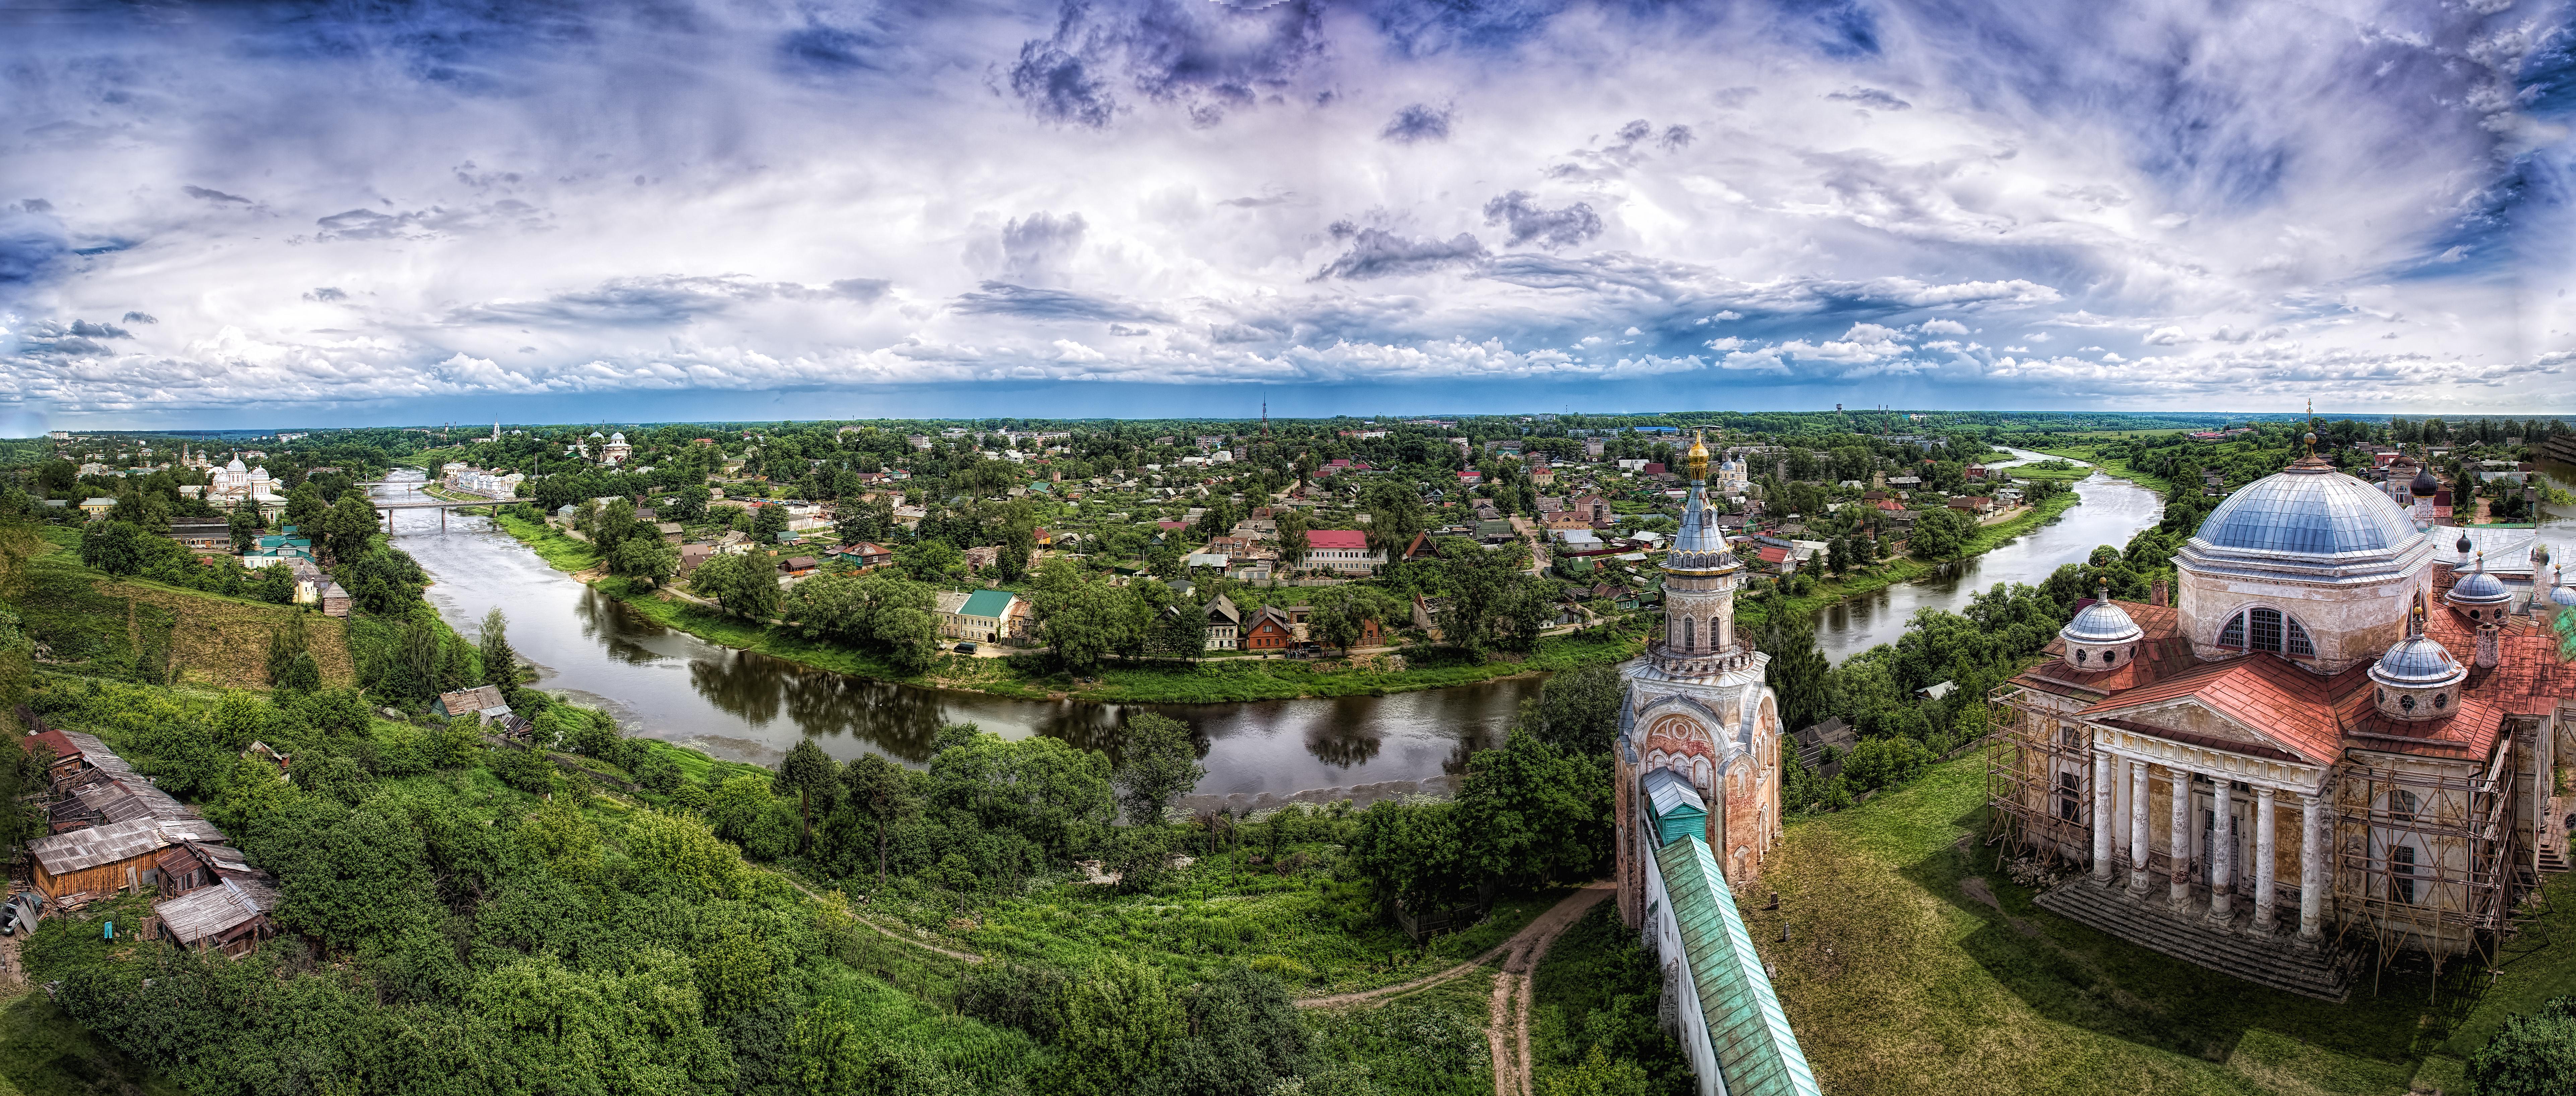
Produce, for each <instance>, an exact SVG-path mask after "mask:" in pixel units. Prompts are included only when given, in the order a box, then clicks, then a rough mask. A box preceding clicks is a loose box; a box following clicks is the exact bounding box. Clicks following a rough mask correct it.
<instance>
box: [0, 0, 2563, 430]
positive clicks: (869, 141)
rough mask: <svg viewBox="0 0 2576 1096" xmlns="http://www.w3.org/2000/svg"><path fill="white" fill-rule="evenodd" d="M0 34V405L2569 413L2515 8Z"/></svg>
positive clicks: (2544, 38) (1013, 9)
mask: <svg viewBox="0 0 2576 1096" xmlns="http://www.w3.org/2000/svg"><path fill="white" fill-rule="evenodd" d="M0 26H5V27H6V33H5V34H0V39H5V40H6V41H7V42H8V43H9V44H8V45H5V46H0V53H5V54H7V55H9V56H8V63H7V64H6V65H0V433H24V432H28V431H30V430H33V429H36V428H40V427H44V426H54V427H63V426H120V425H130V426H185V425H207V426H257V425H262V424H268V423H282V422H293V423H301V424H314V423H320V424H328V423H331V422H350V423H360V422H423V421H433V422H434V421H446V420H451V419H452V420H457V421H476V420H488V419H491V418H494V417H500V418H506V419H510V420H512V421H546V420H598V419H606V418H616V419H621V420H632V421H640V420H672V419H689V418H697V417H729V418H730V417H761V418H818V417H858V416H867V415H909V414H957V415H967V414H1002V415H1050V414H1062V415H1072V414H1084V415H1116V414H1130V415H1161V414H1226V415H1232V414H1251V413H1253V412H1254V411H1256V410H1257V408H1258V405H1259V403H1260V402H1261V401H1262V400H1264V399H1267V400H1269V401H1270V402H1271V404H1272V406H1273V409H1274V411H1275V412H1278V413H1284V414H1319V413H1330V412H1335V411H1349V412H1354V413H1372V412H1417V411H1440V410H1447V411H1487V410H1558V409H1565V408H1572V409H1576V410H1645V409H1652V408H1657V407H1690V408H1712V407H1738V408H1778V407H1792V408H1795V407H1819V406H1830V405H1831V404H1833V403H1837V402H1840V403H1848V404H1853V405H1867V404H1876V403H1891V404H1897V405H1901V406H1908V407H2001V408H2040V409H2048V408H2085V407H2102V408H2137V409H2150V408H2159V409H2161V408H2190V409H2211V410H2218V409H2231V410H2278V409H2284V408H2292V407H2296V406H2298V405H2299V404H2301V403H2302V402H2303V401H2305V400H2307V399H2309V398H2314V399H2315V401H2316V403H2317V406H2318V407H2319V409H2320V410H2329V411H2344V412H2374V411H2408V412H2423V411H2433V412H2446V413H2463V412H2467V413H2474V412H2479V411H2494V412H2500V413H2513V414H2530V413H2533V412H2535V411H2556V412H2562V413H2563V412H2576V381H2571V377H2570V375H2569V374H2568V373H2567V372H2566V368H2567V366H2568V364H2569V362H2570V361H2571V359H2576V337H2571V335H2570V331H2571V330H2576V315H2571V309H2572V308H2576V306H2571V305H2570V304H2569V301H2568V298H2567V290H2568V288H2570V285H2571V282H2576V271H2571V264H2576V249H2571V248H2570V247H2569V246H2568V245H2567V241H2569V240H2570V239H2576V224H2572V223H2571V220H2570V206H2569V201H2568V198H2569V195H2568V185H2567V184H2568V172H2569V168H2570V162H2571V153H2570V143H2569V135H2568V128H2567V127H2568V125H2569V121H2570V118H2571V116H2576V86H2571V82H2576V46H2571V42H2570V37H2569V36H2570V30H2571V26H2570V13H2569V11H2568V9H2567V7H2566V6H2565V4H2564V3H2559V2H2547V3H2544V2H2537V0H2521V2H2511V0H2459V2H2454V3H2448V4H2439V5H2436V4H2423V3H2331V2H2328V3H2311V4H2304V5H2245V4H2235V3H2152V2H2146V3H2132V4H2119V5H2096V4H2068V3H2063V2H2059V0H2045V2H2028V3H2022V2H1990V3H1975V4H1970V3H1944V2H1924V3H1893V2H1890V3H1867V2H1815V0H1808V2H1798V3H1760V2H1744V3H1711V4H1702V3H1689V2H1678V0H1677V2H1669V3H1647V2H1642V0H1640V2H1631V3H1604V4H1583V3H1574V2H1571V0H1555V2H1522V3H1494V4H1475V3H1467V2H1463V0H1374V2H1349V3H1297V2H1293V0H1288V2H1276V3H1265V2H1263V0H1162V2H1158V3H1124V4H1122V3H1109V2H1095V3H1088V4H1084V3H975V2H971V0H968V2H929V0H919V2H900V0H888V2H881V3H873V4H835V3H820V2H816V3H788V2H774V3H765V2H757V0H737V2H730V3H720V2H712V0H710V2H691V0H665V2H659V3H651V2H648V3H633V2H627V3H617V4H608V3H582V2H556V3H536V2H527V3H508V4H491V3H479V4H463V3H455V4H449V3H417V4H385V5H365V6H351V5H324V4H310V5H296V4H270V5H239V6H225V7H221V8H194V9H191V8H136V7H130V6H121V5H117V6H101V7H99V8H96V9H94V10H79V9H71V10H61V9H51V8H49V9H45V10H41V11H9V10H7V9H0Z"/></svg>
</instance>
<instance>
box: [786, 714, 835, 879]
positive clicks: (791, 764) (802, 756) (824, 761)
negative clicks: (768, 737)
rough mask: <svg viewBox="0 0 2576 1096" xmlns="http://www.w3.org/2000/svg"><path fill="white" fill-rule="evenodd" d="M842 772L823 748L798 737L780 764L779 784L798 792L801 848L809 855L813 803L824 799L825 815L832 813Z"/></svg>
mask: <svg viewBox="0 0 2576 1096" xmlns="http://www.w3.org/2000/svg"><path fill="white" fill-rule="evenodd" d="M839 775H840V774H839V772H838V771H837V768H836V767H835V766H834V765H833V764H832V759H831V758H830V757H828V756H825V755H824V753H823V748H822V747H821V746H817V745H815V744H814V740H813V739H811V738H799V739H797V740H796V746H795V748H793V749H790V750H788V751H787V757H786V759H785V760H782V761H780V762H779V763H778V784H779V786H780V787H782V788H789V789H793V790H794V791H795V792H796V816H797V821H798V824H799V832H798V842H799V843H798V847H799V848H801V849H804V850H806V851H808V852H810V851H812V850H813V848H814V800H815V799H816V798H817V797H820V798H821V799H822V800H823V813H825V814H827V815H828V814H830V813H832V801H833V799H834V798H835V796H836V794H837V793H838V792H839V791H840V790H841V786H840V783H839V779H838V778H839Z"/></svg>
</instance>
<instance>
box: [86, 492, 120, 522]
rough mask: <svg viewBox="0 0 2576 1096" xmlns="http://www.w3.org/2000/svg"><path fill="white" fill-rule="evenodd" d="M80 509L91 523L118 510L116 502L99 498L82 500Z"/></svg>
mask: <svg viewBox="0 0 2576 1096" xmlns="http://www.w3.org/2000/svg"><path fill="white" fill-rule="evenodd" d="M80 508H81V513H82V514H84V515H87V516H88V517H89V519H90V520H91V521H96V520H98V519H100V518H103V517H106V516H107V512H108V511H110V510H113V509H116V500H115V499H110V498H97V497H92V498H85V499H82V500H81V504H80Z"/></svg>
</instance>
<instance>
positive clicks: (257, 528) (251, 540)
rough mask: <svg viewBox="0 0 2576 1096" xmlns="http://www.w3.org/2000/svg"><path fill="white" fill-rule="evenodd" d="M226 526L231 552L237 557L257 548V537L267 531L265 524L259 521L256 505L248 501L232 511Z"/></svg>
mask: <svg viewBox="0 0 2576 1096" xmlns="http://www.w3.org/2000/svg"><path fill="white" fill-rule="evenodd" d="M228 525H229V528H230V529H231V531H232V536H233V552H234V553H235V554H237V555H238V554H242V553H246V552H249V551H250V550H251V549H253V548H256V547H258V546H259V535H260V534H261V533H264V532H266V531H267V530H268V525H267V523H266V522H263V521H261V520H260V517H259V506H258V504H256V503H252V502H248V501H244V502H243V503H242V504H241V507H240V508H239V509H236V510H234V511H233V514H232V518H231V519H230V521H229V522H228Z"/></svg>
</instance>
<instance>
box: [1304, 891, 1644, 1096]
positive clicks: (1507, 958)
mask: <svg viewBox="0 0 2576 1096" xmlns="http://www.w3.org/2000/svg"><path fill="white" fill-rule="evenodd" d="M1609 896H1610V884H1608V883H1594V884H1592V885H1590V886H1587V887H1584V888H1583V889H1581V890H1578V891H1576V892H1574V893H1573V894H1569V895H1567V896H1565V900H1564V901H1561V902H1558V903H1557V904H1556V905H1554V906H1550V907H1548V910H1547V912H1546V913H1542V914H1540V915H1538V917H1537V918H1536V919H1534V920H1532V921H1531V922H1530V923H1529V924H1528V925H1526V926H1524V927H1523V928H1522V929H1521V931H1519V932H1516V933H1513V934H1512V937H1511V939H1509V940H1505V941H1503V942H1502V943H1500V944H1497V945H1495V946H1494V948H1493V950H1491V951H1487V952H1486V953H1484V954H1483V955H1479V956H1477V957H1475V958H1473V959H1470V960H1467V961H1466V962H1464V963H1460V964H1458V965H1457V966H1454V967H1451V968H1449V969H1447V970H1444V971H1441V972H1439V973H1437V974H1426V975H1424V976H1422V977H1420V978H1416V979H1414V980H1412V981H1410V982H1398V983H1396V984H1394V985H1391V986H1380V987H1378V988H1376V989H1368V990H1359V991H1357V992H1353V993H1332V994H1326V995H1324V996H1321V997H1301V998H1298V999H1297V1007H1299V1008H1340V1007H1341V1006H1343V1005H1356V1004H1361V1003H1364V1002H1368V1001H1375V1000H1378V999H1380V998H1385V997H1394V996H1397V995H1399V994H1405V993H1411V992H1413V991H1414V990H1417V989H1424V988H1427V987H1430V986H1436V985H1439V984H1440V983H1442V982H1446V981H1448V980H1450V979H1452V978H1456V977H1458V976H1459V975H1462V974H1465V973H1467V972H1468V971H1471V970H1474V969H1476V968H1477V967H1481V966H1486V965H1489V964H1491V963H1493V962H1494V960H1496V959H1503V960H1504V970H1505V971H1506V974H1507V975H1508V972H1510V971H1511V970H1513V969H1518V970H1519V971H1520V972H1521V974H1522V975H1523V976H1524V980H1526V975H1527V974H1528V973H1529V971H1530V970H1531V969H1532V968H1534V967H1535V966H1536V965H1537V958H1536V955H1537V954H1539V953H1544V952H1545V951H1546V950H1547V945H1548V944H1550V943H1554V942H1555V941H1556V938H1557V936H1558V935H1560V934H1562V933H1564V932H1565V930H1566V927H1567V926H1569V925H1572V924H1574V922H1575V921H1576V920H1577V919H1579V918H1581V917H1582V916H1583V914H1584V911H1586V910H1589V909H1591V908H1592V905H1593V903H1596V902H1599V901H1601V900H1602V899H1604V898H1608V897H1609ZM1541 941H1544V943H1542V942H1541ZM1533 945H1535V946H1536V948H1537V949H1538V951H1537V952H1535V953H1533V952H1532V951H1531V950H1530V949H1531V947H1532V946H1533ZM1523 956H1528V957H1529V959H1528V961H1527V962H1521V961H1520V960H1521V959H1522V957H1523ZM1495 992H1496V993H1500V992H1502V980H1501V979H1496V980H1495ZM1501 1062H1502V1059H1501V1058H1500V1057H1499V1056H1497V1057H1496V1058H1495V1064H1496V1068H1495V1071H1494V1072H1495V1076H1497V1077H1499V1076H1501V1075H1502V1069H1501ZM1497 1091H1499V1090H1497Z"/></svg>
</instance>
